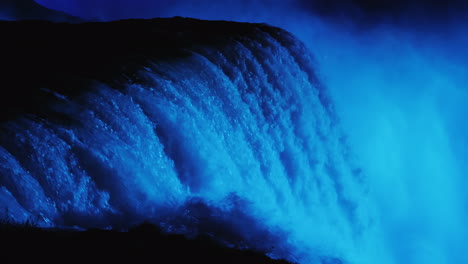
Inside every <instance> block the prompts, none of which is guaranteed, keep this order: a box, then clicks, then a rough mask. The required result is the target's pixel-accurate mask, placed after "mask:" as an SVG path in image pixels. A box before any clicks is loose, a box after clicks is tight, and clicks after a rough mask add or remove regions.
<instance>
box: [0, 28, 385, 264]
mask: <svg viewBox="0 0 468 264" xmlns="http://www.w3.org/2000/svg"><path fill="white" fill-rule="evenodd" d="M213 23H215V22H213ZM251 27H252V28H253V30H254V31H255V34H254V36H255V37H252V36H253V35H248V36H233V37H229V38H226V40H225V41H224V44H223V45H211V46H210V45H193V46H191V47H190V48H188V49H184V51H185V52H186V54H187V56H183V57H178V58H173V59H171V58H169V59H167V58H166V59H159V60H158V59H154V60H151V61H150V62H149V63H146V64H145V65H139V66H138V67H137V68H138V69H137V71H136V73H135V75H134V76H133V77H132V78H129V79H128V80H127V81H125V82H123V83H120V85H118V86H116V85H113V84H112V83H106V82H94V83H92V84H89V87H87V89H86V90H85V91H83V92H80V93H73V94H72V93H68V94H67V93H63V94H62V93H60V92H59V91H55V90H53V89H52V88H50V87H41V91H42V92H43V93H44V94H46V96H47V98H48V101H47V106H43V107H41V113H40V114H37V115H36V114H34V112H31V111H30V112H28V113H27V114H21V115H17V116H16V117H15V118H7V119H5V120H4V121H3V122H2V123H1V125H0V129H1V134H0V208H2V210H0V215H1V216H2V217H8V218H10V219H14V220H16V221H19V222H21V221H26V220H27V219H30V220H33V221H35V222H37V223H39V224H40V225H41V226H69V227H84V228H86V227H103V228H113V227H118V228H126V227H129V226H131V225H132V224H136V223H139V222H141V221H144V220H150V221H153V222H155V223H158V224H160V225H161V226H163V227H164V228H165V229H166V230H168V231H169V232H179V233H184V234H187V235H194V234H198V233H207V234H210V235H213V236H215V237H218V238H219V239H221V240H225V241H226V242H227V243H231V244H234V245H237V246H241V247H249V248H260V249H264V250H269V251H270V252H271V254H272V256H274V257H285V258H287V259H289V260H292V261H300V262H304V263H348V261H349V262H350V263H353V262H355V261H359V262H361V263H364V262H365V257H363V256H361V252H363V251H366V250H367V249H366V248H365V247H366V244H368V242H369V241H367V242H366V243H365V242H364V240H365V237H366V232H370V231H369V230H371V229H372V228H371V225H372V222H371V220H372V217H371V216H369V214H370V213H371V206H370V205H369V204H367V203H368V202H367V200H366V189H365V188H366V184H365V177H364V176H363V175H362V173H361V172H360V170H359V168H357V167H356V166H355V165H354V164H353V161H352V154H351V153H349V150H348V148H347V147H346V142H345V138H344V137H343V134H342V133H341V132H340V128H339V125H338V119H337V118H336V116H335V114H334V110H333V104H332V102H330V99H329V97H328V95H327V92H326V88H325V87H324V86H323V85H321V84H320V82H319V80H317V77H316V73H315V69H314V67H315V63H314V60H313V58H312V56H311V54H309V51H308V50H307V49H306V48H305V47H304V46H303V44H302V43H300V42H299V41H298V40H296V39H295V38H294V37H293V36H292V35H290V34H289V33H287V32H285V31H282V30H279V29H274V28H270V27H266V26H263V25H262V26H254V25H252V26H251ZM51 89H52V90H51ZM44 108H45V110H44ZM57 116H58V117H57ZM364 230H365V232H364ZM376 248H377V246H375V245H374V249H373V251H375V252H377V253H378V250H377V249H376ZM368 255H369V254H367V255H366V257H368Z"/></svg>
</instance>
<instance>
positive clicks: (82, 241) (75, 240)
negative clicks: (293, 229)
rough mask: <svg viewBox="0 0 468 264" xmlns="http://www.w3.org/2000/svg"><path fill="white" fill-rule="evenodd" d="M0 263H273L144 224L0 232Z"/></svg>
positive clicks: (204, 239)
mask: <svg viewBox="0 0 468 264" xmlns="http://www.w3.org/2000/svg"><path fill="white" fill-rule="evenodd" d="M0 245H1V251H0V262H1V263H5V264H6V263H216V264H219V263H236V264H237V263H242V264H249V263H256V264H260V263H272V264H273V263H277V264H288V263H289V262H287V261H285V260H275V259H271V258H269V257H268V256H266V255H265V254H264V253H262V252H255V251H250V250H240V249H235V248H228V247H225V246H222V245H220V244H219V243H217V242H215V241H214V240H212V239H211V238H209V237H206V236H203V237H197V238H195V239H187V238H186V237H184V236H183V235H174V234H164V233H163V232H160V230H159V229H158V228H157V227H155V226H152V225H149V224H142V225H139V226H136V227H135V228H132V229H130V230H128V231H125V232H122V231H113V230H102V229H90V230H87V231H74V230H48V229H41V228H36V227H26V228H14V227H13V228H12V227H8V228H0Z"/></svg>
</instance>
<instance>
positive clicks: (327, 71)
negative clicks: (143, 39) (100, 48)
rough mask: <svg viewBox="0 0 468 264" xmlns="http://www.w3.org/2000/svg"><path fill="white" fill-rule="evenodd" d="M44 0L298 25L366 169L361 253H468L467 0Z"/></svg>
mask: <svg viewBox="0 0 468 264" xmlns="http://www.w3.org/2000/svg"><path fill="white" fill-rule="evenodd" d="M37 2H39V3H41V4H43V5H45V6H47V7H50V8H53V9H57V10H61V11H65V12H67V13H70V14H72V15H76V16H80V17H83V18H92V19H97V20H104V21H107V20H115V19H122V18H150V17H171V16H186V17H195V18H200V19H210V20H218V19H222V20H234V21H248V22H262V23H268V24H271V25H274V26H278V27H282V28H284V29H286V30H289V31H290V32H292V33H293V34H295V35H296V36H297V37H299V38H300V39H301V40H302V41H303V42H304V43H305V44H306V45H307V46H308V48H309V49H310V50H311V51H312V53H313V54H314V55H315V59H316V65H317V71H318V72H319V74H320V75H319V78H320V79H321V81H322V82H323V84H324V85H325V86H327V87H328V89H329V91H330V95H331V97H332V99H333V101H334V104H335V110H336V113H337V116H338V118H339V119H340V122H341V129H342V130H343V131H344V133H345V135H346V136H347V143H348V144H349V146H350V148H351V150H352V152H353V155H354V158H355V159H356V161H357V163H358V164H359V166H360V167H361V168H362V170H363V173H364V174H365V176H366V179H367V180H366V184H367V186H366V187H367V190H368V193H367V195H368V199H369V201H370V202H369V208H368V214H369V217H370V218H371V219H372V222H373V226H372V227H369V230H367V231H365V236H366V237H367V243H366V245H362V251H361V252H359V253H356V254H360V255H362V256H361V259H360V261H361V262H359V263H408V264H412V263H426V264H431V263H434V264H436V263H437V264H443V263H468V256H467V254H466V253H465V252H466V250H467V249H468V248H467V246H466V245H468V239H467V237H468V232H467V231H466V229H465V228H464V224H465V223H466V222H467V221H468V213H467V206H468V199H467V196H466V191H465V190H464V186H467V180H466V179H465V178H466V177H465V175H466V173H467V172H468V168H467V165H466V164H468V163H467V158H466V157H467V154H468V153H467V149H468V148H467V147H468V136H467V135H468V133H467V132H468V125H467V123H466V122H465V119H466V116H468V111H467V108H466V103H467V102H468V87H466V86H467V85H466V84H467V83H468V63H467V56H468V54H467V53H466V50H465V47H466V46H467V44H468V38H467V37H466V36H465V35H466V28H467V27H466V26H467V23H466V22H467V21H465V20H464V19H462V14H464V10H466V9H464V7H463V5H462V4H461V2H460V1H450V2H445V3H446V4H443V2H442V1H428V2H427V3H426V5H421V4H417V2H416V1H409V2H407V3H408V4H407V5H405V4H403V2H402V1H396V2H393V3H394V4H391V2H390V1H383V2H384V3H385V4H384V5H383V7H382V8H376V6H375V5H371V4H369V3H368V1H343V2H346V3H347V4H346V5H345V6H343V5H342V4H339V3H337V1H331V2H328V4H327V3H325V2H324V1H312V2H306V1H294V0H289V1H266V0H265V1H258V2H256V3H255V4H254V3H252V2H250V1H229V0H225V1H210V0H203V1H196V2H195V1H188V0H187V1H177V2H173V1H169V0H167V1H110V0H106V1H58V0H57V1H54V0H38V1H37ZM343 2H341V3H343ZM330 3H331V4H330ZM349 248H350V249H351V248H353V249H354V248H355V247H354V245H349ZM337 255H340V254H337ZM345 255H347V254H345Z"/></svg>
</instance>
